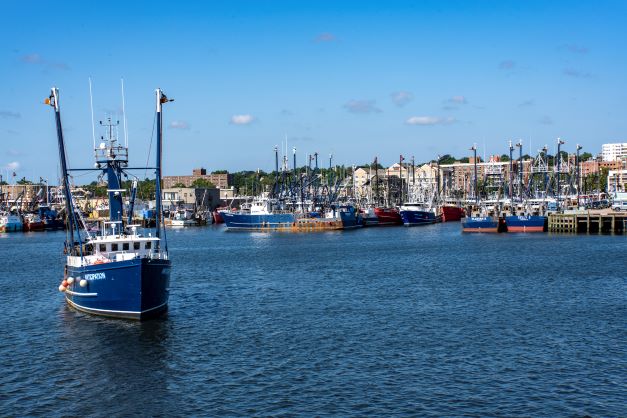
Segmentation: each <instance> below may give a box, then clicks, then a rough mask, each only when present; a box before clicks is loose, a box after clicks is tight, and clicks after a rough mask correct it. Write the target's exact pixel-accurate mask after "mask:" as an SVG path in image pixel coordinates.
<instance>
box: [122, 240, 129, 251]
mask: <svg viewBox="0 0 627 418" xmlns="http://www.w3.org/2000/svg"><path fill="white" fill-rule="evenodd" d="M128 247H129V243H128V242H125V243H123V244H122V251H128Z"/></svg>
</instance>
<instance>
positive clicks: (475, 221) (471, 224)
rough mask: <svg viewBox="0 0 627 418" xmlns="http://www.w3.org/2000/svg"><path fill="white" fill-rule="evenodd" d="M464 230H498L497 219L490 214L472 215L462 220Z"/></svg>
mask: <svg viewBox="0 0 627 418" xmlns="http://www.w3.org/2000/svg"><path fill="white" fill-rule="evenodd" d="M462 230H463V231H464V232H498V230H499V220H498V219H497V218H494V217H491V216H479V217H477V216H472V217H468V218H466V219H464V220H463V221H462Z"/></svg>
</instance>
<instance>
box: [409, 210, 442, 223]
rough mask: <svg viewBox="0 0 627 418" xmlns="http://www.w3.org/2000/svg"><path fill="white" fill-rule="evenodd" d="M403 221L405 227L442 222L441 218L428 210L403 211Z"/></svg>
mask: <svg viewBox="0 0 627 418" xmlns="http://www.w3.org/2000/svg"><path fill="white" fill-rule="evenodd" d="M401 219H402V220H403V225H405V226H419V225H431V224H434V223H437V222H442V217H441V216H436V215H435V213H433V212H430V211H426V210H402V211H401Z"/></svg>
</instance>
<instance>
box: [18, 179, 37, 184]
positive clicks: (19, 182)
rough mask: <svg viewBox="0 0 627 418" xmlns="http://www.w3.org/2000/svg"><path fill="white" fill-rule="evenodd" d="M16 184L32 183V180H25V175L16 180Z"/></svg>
mask: <svg viewBox="0 0 627 418" xmlns="http://www.w3.org/2000/svg"><path fill="white" fill-rule="evenodd" d="M17 184H33V182H32V181H30V180H26V177H22V178H21V179H19V180H18V181H17Z"/></svg>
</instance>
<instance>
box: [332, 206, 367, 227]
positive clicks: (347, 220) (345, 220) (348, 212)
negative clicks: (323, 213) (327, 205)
mask: <svg viewBox="0 0 627 418" xmlns="http://www.w3.org/2000/svg"><path fill="white" fill-rule="evenodd" d="M334 211H335V210H334ZM338 212H339V214H340V219H341V220H342V227H343V229H354V228H361V227H362V226H363V222H362V217H361V214H360V213H359V211H357V210H356V209H355V207H354V206H352V205H342V206H339V207H338Z"/></svg>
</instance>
